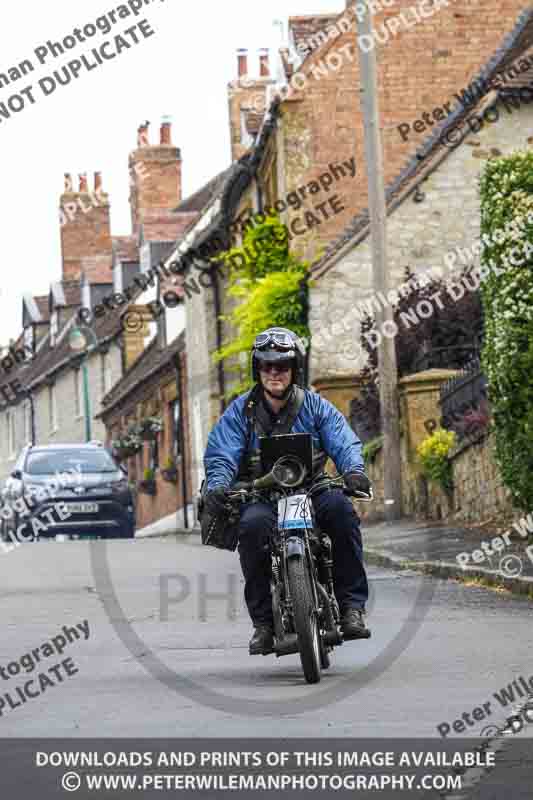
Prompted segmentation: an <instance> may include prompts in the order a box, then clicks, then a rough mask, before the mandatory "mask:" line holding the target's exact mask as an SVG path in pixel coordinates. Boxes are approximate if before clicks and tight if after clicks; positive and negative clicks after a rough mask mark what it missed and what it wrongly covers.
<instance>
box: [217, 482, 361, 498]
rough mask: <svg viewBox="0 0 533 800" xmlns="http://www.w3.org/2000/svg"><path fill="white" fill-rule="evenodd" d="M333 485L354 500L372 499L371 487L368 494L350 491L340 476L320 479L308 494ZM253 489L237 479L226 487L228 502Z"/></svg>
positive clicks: (253, 490) (253, 489) (241, 496)
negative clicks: (228, 487) (229, 486)
mask: <svg viewBox="0 0 533 800" xmlns="http://www.w3.org/2000/svg"><path fill="white" fill-rule="evenodd" d="M335 486H337V487H339V488H340V489H342V490H343V492H344V494H346V495H348V497H353V498H354V499H356V500H360V501H362V502H371V501H372V500H373V499H374V494H373V492H372V489H370V494H366V493H365V492H352V491H350V490H349V489H347V488H346V486H345V484H344V480H343V478H342V477H338V478H329V479H325V480H322V481H320V482H319V483H317V484H315V486H313V487H312V488H311V490H310V491H309V494H310V495H312V494H314V492H316V491H317V489H325V488H331V487H335ZM255 491H257V489H255V488H254V484H253V482H252V483H248V482H246V481H237V483H235V484H234V485H233V486H232V487H231V489H228V492H227V498H228V500H229V501H230V502H231V501H232V500H243V499H244V497H245V495H248V494H252V493H253V492H255Z"/></svg>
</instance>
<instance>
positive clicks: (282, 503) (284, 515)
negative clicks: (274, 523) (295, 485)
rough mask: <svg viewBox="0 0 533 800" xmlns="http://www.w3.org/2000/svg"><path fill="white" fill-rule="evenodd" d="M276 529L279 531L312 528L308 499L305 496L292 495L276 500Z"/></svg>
mask: <svg viewBox="0 0 533 800" xmlns="http://www.w3.org/2000/svg"><path fill="white" fill-rule="evenodd" d="M278 527H279V529H280V530H290V529H291V528H312V527H313V519H312V517H311V507H310V503H309V498H307V497H306V495H305V494H293V495H292V496H291V497H283V498H282V499H281V500H278Z"/></svg>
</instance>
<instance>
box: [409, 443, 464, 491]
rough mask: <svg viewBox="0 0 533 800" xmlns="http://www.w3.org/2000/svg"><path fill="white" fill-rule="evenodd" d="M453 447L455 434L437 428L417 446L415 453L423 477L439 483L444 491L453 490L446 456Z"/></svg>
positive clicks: (448, 461) (449, 464)
mask: <svg viewBox="0 0 533 800" xmlns="http://www.w3.org/2000/svg"><path fill="white" fill-rule="evenodd" d="M454 445H455V433H454V432H453V431H447V430H445V429H444V428H437V430H436V431H435V432H434V433H432V434H431V436H428V437H427V438H426V439H424V441H423V442H421V444H419V446H418V447H417V451H416V452H417V455H418V458H419V460H420V465H421V467H422V472H423V473H424V475H425V476H426V477H427V478H428V479H429V480H430V481H435V482H436V483H439V484H440V485H441V486H442V488H443V489H445V490H446V491H449V490H450V489H452V488H453V481H452V465H451V462H450V460H449V458H448V455H449V453H450V450H451V449H452V448H453V446H454Z"/></svg>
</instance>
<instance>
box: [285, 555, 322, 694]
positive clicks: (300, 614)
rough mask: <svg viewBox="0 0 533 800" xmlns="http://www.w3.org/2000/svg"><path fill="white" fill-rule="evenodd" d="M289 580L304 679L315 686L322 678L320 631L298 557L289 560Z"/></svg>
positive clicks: (303, 567) (310, 594) (301, 563)
mask: <svg viewBox="0 0 533 800" xmlns="http://www.w3.org/2000/svg"><path fill="white" fill-rule="evenodd" d="M288 579H289V589H290V593H291V599H292V609H293V614H294V626H295V628H296V634H297V636H298V646H299V649H300V661H301V662H302V669H303V672H304V676H305V680H306V681H307V683H318V682H319V681H320V678H321V667H320V662H321V643H320V630H319V626H318V619H317V615H316V612H315V608H314V603H313V595H312V593H311V587H310V581H309V575H308V572H307V568H306V563H305V560H304V559H303V558H302V557H301V556H295V557H293V558H290V559H289V561H288Z"/></svg>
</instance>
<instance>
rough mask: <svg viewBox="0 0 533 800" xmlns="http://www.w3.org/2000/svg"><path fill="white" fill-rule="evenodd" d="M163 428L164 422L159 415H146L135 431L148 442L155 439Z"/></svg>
mask: <svg viewBox="0 0 533 800" xmlns="http://www.w3.org/2000/svg"><path fill="white" fill-rule="evenodd" d="M162 430H163V422H162V421H161V419H160V418H159V417H145V419H142V420H141V421H140V422H139V424H138V425H137V428H136V431H135V432H136V434H137V435H138V436H140V438H141V439H143V440H144V441H145V442H146V441H150V440H152V439H155V438H156V436H157V434H158V433H161V431H162Z"/></svg>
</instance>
